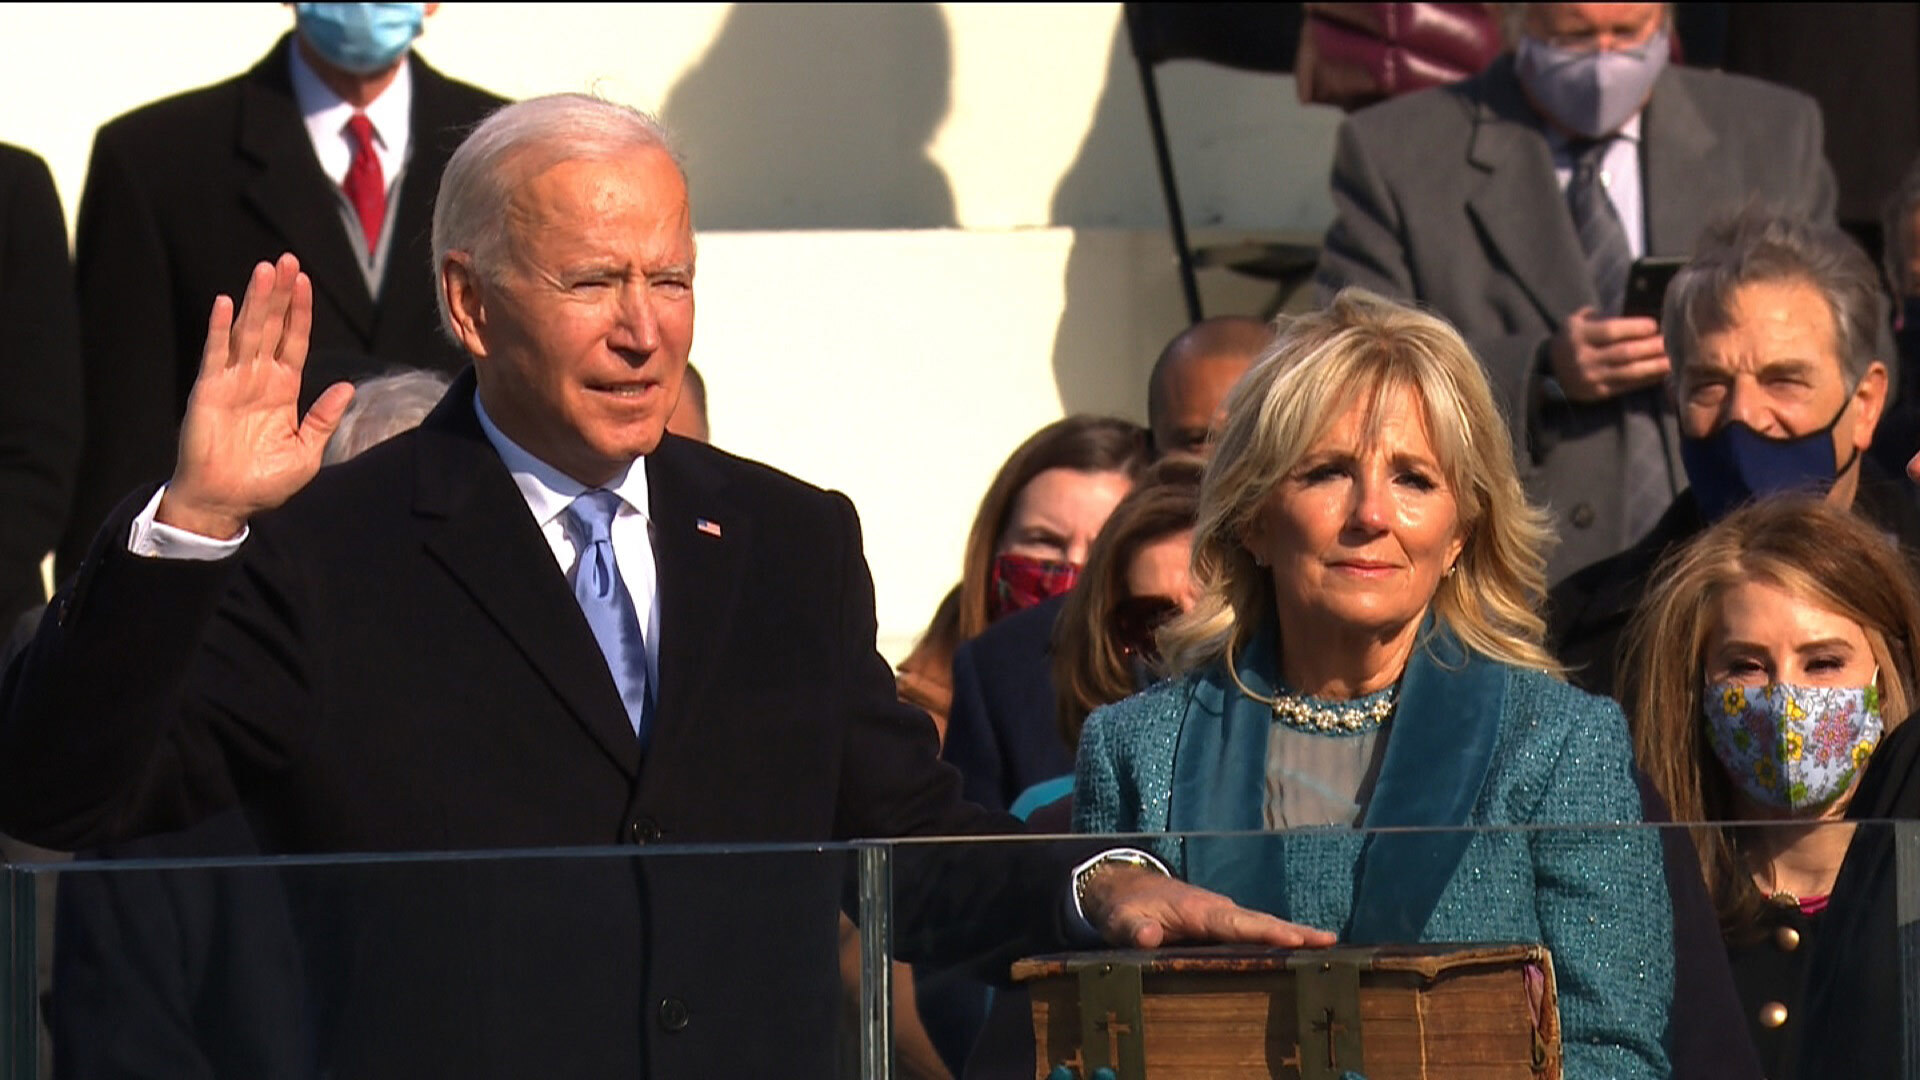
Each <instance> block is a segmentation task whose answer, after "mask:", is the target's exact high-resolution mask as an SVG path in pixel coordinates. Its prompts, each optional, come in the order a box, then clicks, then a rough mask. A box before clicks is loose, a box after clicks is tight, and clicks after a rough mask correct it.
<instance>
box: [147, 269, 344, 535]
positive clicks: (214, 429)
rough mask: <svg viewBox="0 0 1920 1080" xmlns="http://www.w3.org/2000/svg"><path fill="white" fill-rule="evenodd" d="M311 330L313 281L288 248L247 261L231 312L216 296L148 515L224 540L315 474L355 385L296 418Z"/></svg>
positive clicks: (332, 390)
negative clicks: (163, 483) (162, 489)
mask: <svg viewBox="0 0 1920 1080" xmlns="http://www.w3.org/2000/svg"><path fill="white" fill-rule="evenodd" d="M312 329H313V285H312V283H311V282H309V281H308V280H307V276H306V275H305V274H303V273H301V272H300V262H299V260H298V259H295V258H294V257H293V256H292V255H291V254H287V255H282V256H280V259H279V261H278V262H274V263H264V262H263V263H260V264H258V265H256V266H255V267H254V268H253V276H252V277H251V278H250V279H249V280H248V282H247V292H246V296H245V298H244V299H243V300H242V301H241V304H240V311H239V314H238V315H237V316H236V315H235V314H234V310H233V301H232V300H231V299H230V298H228V297H225V296H221V297H218V298H216V299H215V300H214V302H213V313H212V315H211V316H210V317H209V318H208V320H207V343H206V347H205V348H204V350H203V351H202V352H201V355H200V374H199V377H198V378H196V379H195V380H194V384H193V393H192V394H191V395H190V396H189V397H188V398H187V411H186V416H185V418H184V419H182V421H181V423H180V452H179V458H178V460H177V462H176V463H175V465H174V470H173V478H172V479H171V480H169V481H168V482H167V493H166V495H165V496H164V497H162V499H161V501H160V508H159V511H158V513H157V514H156V515H155V520H157V521H160V522H162V523H164V524H167V525H172V526H175V527H178V528H182V529H185V530H187V531H188V532H192V533H196V534H198V535H201V536H207V537H212V538H215V539H230V538H232V537H234V536H238V535H239V534H240V531H241V530H242V529H244V528H245V527H246V524H247V521H248V520H249V519H251V518H252V517H253V515H255V514H256V513H259V512H260V511H263V510H271V509H273V508H274V507H276V506H279V505H280V504H281V503H283V502H285V501H287V499H288V498H290V497H291V496H292V495H293V493H294V492H296V491H299V490H300V489H301V488H302V487H304V486H306V483H307V481H309V480H311V479H313V474H314V473H316V472H318V471H319V469H320V452H321V451H322V450H323V449H325V448H326V445H327V439H328V437H330V436H331V435H332V434H333V431H334V429H335V428H336V427H339V426H340V417H341V416H342V415H343V414H344V413H345V412H346V411H347V403H348V402H350V401H352V400H353V387H352V386H351V385H349V384H347V383H337V384H335V385H333V386H330V387H328V388H327V391H326V392H325V393H323V394H321V395H320V398H319V400H318V401H315V402H314V403H313V408H311V409H309V410H308V411H307V415H306V418H305V419H304V420H302V419H301V417H300V372H301V370H302V369H303V368H304V367H305V366H306V362H307V342H308V338H309V337H310V335H311V333H312Z"/></svg>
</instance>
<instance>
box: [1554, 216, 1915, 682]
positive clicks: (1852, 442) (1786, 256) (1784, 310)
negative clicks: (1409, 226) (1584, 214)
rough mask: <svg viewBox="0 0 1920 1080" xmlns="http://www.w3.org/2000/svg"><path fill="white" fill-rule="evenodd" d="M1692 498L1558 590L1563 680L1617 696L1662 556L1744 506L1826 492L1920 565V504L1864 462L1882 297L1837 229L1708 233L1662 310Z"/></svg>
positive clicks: (1876, 413)
mask: <svg viewBox="0 0 1920 1080" xmlns="http://www.w3.org/2000/svg"><path fill="white" fill-rule="evenodd" d="M1661 322H1662V326H1663V328H1664V330H1665V334H1666V347H1667V352H1668V355H1670V356H1671V357H1673V375H1672V377H1671V379H1669V380H1668V386H1667V389H1668V392H1669V393H1671V395H1672V400H1673V407H1674V411H1675V414H1676V415H1677V416H1678V418H1679V429H1680V446H1679V451H1680V457H1681V460H1682V461H1683V462H1684V463H1685V466H1686V474H1687V479H1688V481H1689V482H1690V486H1689V487H1688V489H1687V490H1686V491H1685V492H1683V493H1681V495H1680V497H1679V498H1678V499H1676V500H1675V501H1674V503H1673V505H1672V506H1671V507H1670V508H1668V510H1667V512H1666V514H1664V515H1662V517H1661V518H1660V521H1659V523H1658V524H1657V525H1655V526H1654V528H1653V531H1652V532H1650V533H1648V534H1647V536H1646V537H1644V538H1643V539H1642V540H1641V541H1640V542H1639V543H1636V544H1635V545H1633V546H1632V547H1630V548H1628V549H1627V550H1625V551H1623V552H1621V553H1620V554H1618V555H1615V556H1613V557H1611V558H1608V559H1605V560H1602V561H1600V562H1597V563H1595V564H1593V565H1592V566H1589V567H1586V568H1585V569H1583V570H1581V571H1580V572H1578V573H1576V574H1574V575H1573V576H1572V577H1570V578H1568V579H1567V580H1565V581H1563V582H1561V583H1560V584H1559V585H1557V586H1555V587H1554V589H1553V591H1552V594H1551V596H1550V597H1549V602H1548V639H1549V643H1550V644H1551V645H1552V646H1553V648H1554V653H1555V655H1557V656H1559V657H1560V659H1561V660H1563V661H1564V662H1566V664H1567V667H1568V673H1567V674H1568V678H1570V679H1571V680H1572V681H1573V682H1575V683H1576V684H1578V685H1580V686H1583V687H1585V688H1586V689H1589V690H1592V691H1594V692H1596V693H1602V694H1610V693H1616V692H1617V690H1618V684H1617V673H1616V671H1615V663H1616V661H1617V659H1618V656H1617V654H1618V650H1619V644H1620V636H1621V634H1622V632H1623V631H1624V630H1625V627H1626V623H1627V620H1628V618H1629V617H1630V616H1631V614H1632V612H1633V609H1634V608H1635V606H1637V605H1638V603H1639V601H1640V597H1641V594H1642V593H1644V592H1645V590H1646V586H1647V581H1648V578H1649V577H1650V576H1651V575H1652V573H1653V569H1654V567H1655V566H1656V565H1657V564H1658V563H1659V561H1660V559H1661V557H1662V556H1663V555H1665V554H1666V553H1667V552H1668V551H1670V550H1672V549H1673V548H1675V547H1677V546H1678V545H1680V544H1682V543H1684V542H1685V541H1687V540H1688V539H1690V538H1691V537H1693V536H1694V535H1695V534H1697V533H1699V532H1700V531H1701V530H1703V529H1705V528H1706V527H1707V526H1708V525H1711V524H1712V523H1713V522H1715V521H1717V520H1719V519H1720V518H1721V517H1724V516H1725V515H1726V514H1727V513H1729V512H1731V511H1732V510H1733V509H1734V508H1735V507H1737V506H1739V505H1740V504H1741V503H1744V502H1746V501H1748V500H1749V499H1754V498H1763V497H1765V496H1767V495H1769V494H1773V493H1775V492H1782V491H1794V490H1801V491H1807V490H1811V491H1819V492H1824V493H1825V495H1826V498H1827V499H1828V501H1830V502H1832V503H1834V504H1835V505H1837V506H1846V507H1852V508H1853V509H1854V510H1855V511H1857V512H1859V513H1860V514H1862V515H1864V516H1865V517H1867V518H1868V519H1869V520H1871V521H1873V522H1874V523H1876V524H1878V525H1879V526H1880V527H1881V528H1882V529H1884V530H1886V531H1887V532H1888V533H1890V534H1892V535H1893V536H1895V537H1897V538H1898V539H1899V541H1900V543H1901V545H1902V547H1903V548H1904V549H1905V550H1906V552H1907V554H1908V557H1909V559H1916V558H1920V509H1916V507H1915V505H1914V501H1913V495H1912V492H1911V491H1910V490H1909V489H1908V488H1907V485H1906V482H1905V481H1904V480H1902V479H1901V478H1900V476H1899V475H1898V474H1896V473H1894V472H1892V471H1891V470H1889V469H1887V468H1885V467H1884V466H1883V465H1881V464H1880V463H1879V462H1878V461H1877V460H1876V459H1875V458H1874V457H1872V456H1870V455H1868V454H1866V450H1867V448H1868V447H1869V446H1870V445H1872V442H1873V436H1874V432H1875V430H1876V428H1877V427H1878V425H1879V423H1880V420H1881V414H1882V412H1883V410H1884V409H1885V406H1886V403H1887V382H1888V373H1887V372H1888V361H1889V359H1890V358H1887V357H1884V356H1883V355H1881V349H1882V348H1883V347H1884V343H1885V340H1886V339H1885V333H1884V328H1885V325H1886V298H1885V295H1884V294H1883V292H1882V290H1881V285H1880V278H1879V275H1878V274H1877V273H1876V271H1875V268H1874V265H1873V261H1872V260H1871V259H1869V258H1868V257H1867V254H1866V252H1864V251H1862V250H1861V249H1860V247H1859V245H1858V244H1856V243H1855V242H1854V241H1853V240H1852V239H1851V238H1850V237H1848V236H1847V235H1846V233H1844V232H1842V231H1841V230H1840V229H1839V228H1838V227H1836V226H1832V225H1826V224H1816V223H1814V222H1810V221H1806V220H1804V219H1800V218H1794V217H1783V216H1777V215H1769V214H1765V213H1761V212H1757V211H1749V212H1746V213H1742V214H1740V215H1737V216H1735V217H1733V218H1730V219H1728V220H1725V221H1722V222H1720V223H1719V224H1717V225H1715V226H1713V227H1712V228H1710V229H1708V230H1707V232H1706V233H1705V234H1704V235H1703V236H1702V237H1701V239H1700V244H1699V246H1698V248H1697V249H1696V250H1695V251H1694V254H1693V257H1692V259H1691V260H1690V261H1689V262H1688V263H1687V265H1686V267H1685V269H1683V270H1681V271H1680V273H1679V274H1678V275H1677V276H1676V277H1675V278H1674V280H1673V284H1672V285H1671V286H1670V287H1669V288H1668V291H1667V297H1666V308H1665V311H1664V313H1663V315H1662V319H1661Z"/></svg>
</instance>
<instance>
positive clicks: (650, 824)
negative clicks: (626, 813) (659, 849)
mask: <svg viewBox="0 0 1920 1080" xmlns="http://www.w3.org/2000/svg"><path fill="white" fill-rule="evenodd" d="M627 832H628V834H629V835H631V836H632V837H633V842H634V843H636V844H651V843H653V842H654V841H656V840H658V839H660V823H659V822H657V821H655V820H653V819H652V818H644V817H643V818H641V819H640V820H639V821H636V822H634V823H633V824H632V825H630V826H628V827H627Z"/></svg>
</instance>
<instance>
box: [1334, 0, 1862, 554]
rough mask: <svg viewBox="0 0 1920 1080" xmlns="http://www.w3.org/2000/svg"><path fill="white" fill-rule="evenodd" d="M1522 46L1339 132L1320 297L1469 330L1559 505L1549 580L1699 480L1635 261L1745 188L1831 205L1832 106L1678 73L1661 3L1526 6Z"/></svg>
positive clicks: (1814, 208) (1697, 225) (1529, 477)
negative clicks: (1409, 308) (1389, 301)
mask: <svg viewBox="0 0 1920 1080" xmlns="http://www.w3.org/2000/svg"><path fill="white" fill-rule="evenodd" d="M1512 7H1513V9H1514V12H1515V15H1514V19H1513V29H1514V30H1516V31H1517V33H1516V34H1515V36H1514V41H1513V46H1514V47H1513V50H1512V52H1510V53H1508V54H1505V55H1502V56H1501V57H1499V58H1498V59H1496V60H1495V61H1494V62H1493V63H1492V64H1491V65H1490V66H1489V67H1488V68H1487V69H1486V70H1485V71H1483V72H1481V73H1480V74H1478V75H1475V76H1473V77H1472V78H1470V79H1467V80H1465V81H1463V82H1460V83H1457V84H1454V85H1452V86H1443V87H1437V88H1434V89H1432V90H1427V91H1423V92H1421V93H1417V94H1408V95H1406V96H1404V97H1399V98H1395V99H1393V100H1390V101H1386V102H1382V103H1380V104H1378V105H1375V106H1372V107H1369V108H1366V109H1362V110H1361V111H1359V112H1357V113H1355V114H1353V115H1352V116H1350V117H1348V118H1347V120H1346V121H1345V122H1344V123H1343V124H1342V125H1341V128H1340V136H1339V143H1338V148H1337V150H1336V156H1335V159H1334V166H1333V180H1332V186H1333V201H1334V205H1335V207H1336V209H1337V211H1338V216H1337V217H1336V219H1335V220H1334V223H1333V225H1332V227H1331V228H1329V229H1328V230H1327V237H1326V246H1325V248H1324V251H1323V253H1322V256H1321V261H1320V269H1319V272H1318V281H1319V285H1320V291H1321V294H1322V296H1324V297H1331V296H1332V295H1333V294H1334V293H1336V292H1338V291H1339V290H1340V289H1342V288H1344V287H1346V286H1348V285H1361V286H1364V287H1366V288H1368V289H1372V290H1374V291H1375V292H1378V293H1381V294H1383V295H1386V296H1391V297H1396V298H1400V299H1406V300H1415V301H1418V302H1419V303H1420V304H1421V305H1422V306H1424V307H1426V308H1428V309H1430V310H1432V311H1433V312H1434V313H1435V314H1437V315H1439V316H1441V317H1443V318H1445V319H1446V320H1447V321H1448V322H1451V323H1452V324H1453V325H1454V326H1456V327H1458V328H1459V330H1460V333H1461V335H1462V336H1464V337H1465V338H1466V339H1467V342H1468V344H1470V345H1472V346H1473V351H1474V353H1475V355H1477V356H1478V357H1479V358H1480V363H1481V364H1482V365H1483V366H1484V367H1485V368H1486V369H1487V378H1488V380H1489V381H1490V382H1491V383H1492V384H1493V388H1494V393H1495V394H1496V395H1498V396H1499V398H1500V404H1501V406H1502V408H1503V409H1504V411H1505V412H1506V415H1507V420H1508V423H1509V424H1510V425H1511V427H1512V432H1513V440H1514V447H1515V452H1516V453H1517V455H1518V456H1519V460H1520V465H1521V475H1522V479H1523V480H1525V481H1526V484H1527V492H1528V495H1529V496H1530V497H1531V498H1533V499H1534V500H1535V501H1536V502H1539V503H1541V504H1543V505H1545V506H1546V507H1547V508H1548V510H1549V511H1550V512H1551V513H1552V515H1553V524H1554V528H1555V530H1556V531H1557V532H1558V533H1559V534H1560V544H1559V545H1558V547H1557V548H1556V549H1555V550H1554V552H1553V554H1552V556H1551V557H1550V559H1549V561H1548V565H1547V574H1548V579H1549V581H1558V580H1559V579H1561V578H1563V577H1565V576H1566V575H1567V574H1569V573H1571V572H1573V571H1574V570H1577V569H1579V568H1580V567H1582V566H1584V565H1586V564H1588V563H1590V562H1593V561H1595V560H1597V559H1602V558H1605V557H1606V556H1608V555H1612V554H1613V553H1615V552H1617V551H1620V550H1622V549H1623V548H1625V547H1627V546H1628V545H1629V544H1632V543H1633V542H1634V541H1635V540H1638V539H1639V538H1640V537H1642V536H1644V535H1645V534H1646V533H1647V531H1648V530H1649V529H1651V528H1652V527H1653V525H1654V523H1655V522H1656V521H1657V520H1659V517H1660V514H1661V513H1662V512H1663V511H1664V510H1665V509H1666V507H1667V504H1668V503H1670V502H1672V500H1673V497H1674V495H1675V494H1677V493H1678V492H1679V490H1680V488H1681V487H1683V486H1685V485H1684V478H1683V477H1682V475H1681V473H1682V468H1681V465H1680V462H1679V457H1678V454H1677V446H1676V438H1677V436H1676V432H1675V428H1674V416H1673V413H1672V411H1671V410H1670V409H1668V408H1667V406H1666V403H1665V402H1666V395H1665V394H1664V392H1663V391H1662V390H1661V383H1662V381H1663V380H1664V379H1665V377H1666V374H1667V370H1668V356H1667V353H1666V350H1665V348H1664V347H1663V345H1662V342H1661V337H1660V328H1659V325H1658V324H1657V323H1656V322H1655V321H1654V320H1653V319H1652V318H1648V317H1646V315H1645V314H1644V313H1640V312H1629V311H1626V310H1625V300H1626V293H1627V282H1628V279H1629V276H1630V269H1631V267H1632V265H1633V263H1634V261H1635V260H1636V259H1639V258H1641V257H1644V256H1681V255H1685V254H1686V252H1687V251H1688V249H1689V248H1691V247H1692V245H1693V242H1694V238H1695V237H1696V236H1697V235H1698V234H1699V232H1700V230H1701V228H1703V227H1704V226H1705V225H1706V224H1707V223H1708V222H1709V221H1712V220H1713V219H1714V218H1716V217H1719V216H1721V215H1723V214H1726V213H1728V212H1730V211H1732V210H1734V209H1737V208H1738V207H1739V206H1741V205H1743V204H1744V203H1746V202H1748V201H1749V200H1758V201H1761V202H1764V203H1765V204H1767V205H1769V206H1776V207H1779V208H1780V209H1782V210H1784V211H1785V212H1788V213H1793V214H1798V215H1801V216H1804V217H1807V218H1810V219H1813V220H1819V221H1827V220H1831V219H1832V217H1833V207H1834V198H1835V195H1834V191H1835V188H1834V180H1833V172H1832V170H1831V169H1829V168H1828V167H1827V163H1826V158H1825V156H1824V150H1823V146H1822V135H1821V132H1822V126H1821V118H1820V110H1819V106H1817V105H1816V104H1815V103H1814V102H1813V101H1812V99H1810V98H1808V97H1806V96H1805V95H1803V94H1800V93H1797V92H1795V91H1792V90H1787V89H1785V88H1782V87H1777V86H1770V85H1768V84H1766V83H1763V82H1759V81H1757V80H1754V79H1747V78H1742V77H1740V76H1735V75H1727V74H1723V73H1720V72H1713V71H1704V70H1700V69H1695V68H1686V67H1681V66H1679V65H1677V64H1673V63H1670V62H1669V59H1670V53H1671V51H1672V40H1671V29H1670V21H1671V20H1670V8H1671V5H1668V4H1517V5H1513V6H1512Z"/></svg>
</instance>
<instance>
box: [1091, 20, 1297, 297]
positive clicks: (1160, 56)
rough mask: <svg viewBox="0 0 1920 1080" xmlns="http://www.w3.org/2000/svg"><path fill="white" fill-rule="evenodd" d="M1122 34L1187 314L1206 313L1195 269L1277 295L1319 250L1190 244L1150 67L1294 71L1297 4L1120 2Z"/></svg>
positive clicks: (1278, 245) (1270, 245)
mask: <svg viewBox="0 0 1920 1080" xmlns="http://www.w3.org/2000/svg"><path fill="white" fill-rule="evenodd" d="M1123 6H1124V8H1125V11H1126V19H1127V39H1128V41H1129V42H1131V43H1132V45H1133V55H1134V59H1135V60H1137V61H1138V62H1139V64H1140V89H1141V92H1142V93H1143V94H1144V95H1145V97H1146V100H1147V125H1148V127H1150V128H1151V129H1152V131H1153V152H1154V157H1155V158H1156V159H1157V161H1158V164H1159V166H1160V189H1161V191H1162V192H1163V193H1165V195H1166V199H1167V221H1168V224H1169V225H1170V227H1171V229H1172V232H1173V248H1174V251H1175V253H1176V254H1177V255H1178V256H1179V259H1180V289H1181V291H1182V292H1183V293H1184V294H1185V295H1186V300H1187V317H1188V318H1189V320H1191V321H1192V322H1199V321H1200V320H1201V319H1202V318H1204V317H1205V313H1204V312H1203V311H1202V309H1201V306H1200V287H1199V284H1198V282H1197V280H1196V278H1195V270H1196V269H1197V268H1200V267H1219V266H1224V267H1227V268H1228V269H1231V270H1234V271H1236V272H1238V273H1241V274H1245V275H1248V276H1250V277H1256V278H1261V279H1263V280H1267V281H1273V282H1277V283H1279V285H1280V286H1281V291H1282V292H1283V293H1284V292H1286V291H1288V290H1290V289H1291V288H1292V287H1293V286H1295V285H1297V284H1299V283H1300V282H1302V281H1305V280H1306V279H1307V278H1308V277H1310V276H1311V275H1312V274H1313V268H1314V264H1315V262H1316V261H1317V260H1318V258H1319V248H1318V247H1316V246H1314V245H1311V244H1297V243H1293V244H1289V243H1255V244H1250V243H1239V244H1230V245H1222V246H1217V247H1203V248H1199V249H1195V248H1193V247H1192V246H1191V245H1190V244H1189V242H1188V239H1187V222H1186V218H1185V217H1184V216H1183V215H1182V213H1181V210H1180V190H1179V186H1178V184H1176V183H1175V181H1174V176H1173V155H1172V153H1171V151H1170V150H1169V149H1168V147H1167V126H1166V120H1165V118H1164V117H1163V116H1162V115H1161V111H1160V88H1159V85H1158V83H1157V82H1156V81H1155V79H1154V68H1156V67H1157V66H1159V65H1160V64H1163V63H1165V62H1167V61H1169V60H1200V61H1204V62H1206V63H1210V64H1219V65H1221V66H1223V67H1230V68H1236V69H1238V70H1241V71H1252V72H1260V73H1264V74H1270V75H1284V74H1287V73H1289V72H1291V71H1292V70H1293V56H1294V52H1295V49H1296V48H1297V46H1298V45H1299V42H1300V26H1301V23H1302V21H1303V20H1304V18H1305V14H1304V8H1303V7H1302V6H1301V5H1300V4H1194V3H1186V4H1164V3H1163V4H1126V5H1123Z"/></svg>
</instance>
